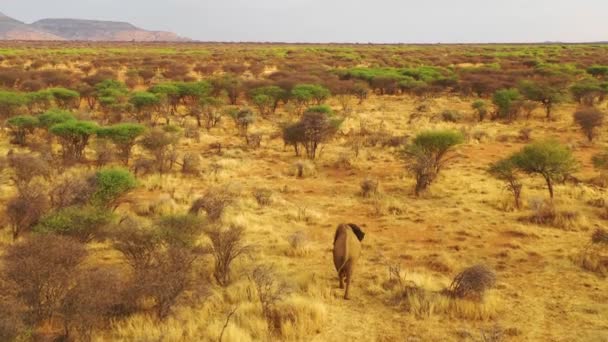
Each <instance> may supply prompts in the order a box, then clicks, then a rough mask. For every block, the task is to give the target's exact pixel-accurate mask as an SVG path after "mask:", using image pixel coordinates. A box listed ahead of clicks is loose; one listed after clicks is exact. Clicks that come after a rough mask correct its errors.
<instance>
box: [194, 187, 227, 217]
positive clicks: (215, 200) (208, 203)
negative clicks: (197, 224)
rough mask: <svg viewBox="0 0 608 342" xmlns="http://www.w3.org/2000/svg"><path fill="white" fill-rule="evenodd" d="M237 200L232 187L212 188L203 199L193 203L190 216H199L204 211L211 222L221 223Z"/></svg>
mask: <svg viewBox="0 0 608 342" xmlns="http://www.w3.org/2000/svg"><path fill="white" fill-rule="evenodd" d="M235 200H236V193H235V192H234V190H233V189H230V187H228V186H219V187H211V188H209V189H207V191H206V192H205V194H204V195H203V196H202V197H200V198H199V199H197V200H195V201H194V203H192V206H190V214H194V215H197V214H198V213H200V212H201V210H203V211H205V213H206V214H207V218H208V219H209V220H210V221H213V222H215V221H219V220H220V219H221V218H222V216H223V215H224V210H225V209H226V208H227V207H228V206H229V205H231V204H232V203H234V201H235Z"/></svg>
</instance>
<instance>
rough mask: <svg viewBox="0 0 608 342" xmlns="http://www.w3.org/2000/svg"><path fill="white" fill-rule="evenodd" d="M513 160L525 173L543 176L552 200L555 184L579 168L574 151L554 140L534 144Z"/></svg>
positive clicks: (516, 155)
mask: <svg viewBox="0 0 608 342" xmlns="http://www.w3.org/2000/svg"><path fill="white" fill-rule="evenodd" d="M512 158H513V159H512V160H513V162H514V163H515V165H516V166H517V167H518V168H519V169H520V170H522V171H523V172H526V173H529V174H539V175H541V176H543V178H544V179H545V182H546V183H547V188H548V190H549V195H550V196H551V199H553V184H554V182H560V181H564V180H565V179H566V178H567V176H569V175H570V174H572V173H573V172H574V171H576V170H577V167H578V165H577V162H576V160H575V159H574V156H573V155H572V151H570V150H569V149H568V148H566V147H565V146H562V145H560V144H559V143H558V142H557V141H554V140H547V141H540V142H536V143H532V144H530V145H528V146H526V147H524V148H523V149H522V150H521V151H519V152H517V153H515V154H514V155H513V156H512Z"/></svg>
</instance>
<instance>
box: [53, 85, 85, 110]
mask: <svg viewBox="0 0 608 342" xmlns="http://www.w3.org/2000/svg"><path fill="white" fill-rule="evenodd" d="M47 91H48V92H49V93H50V94H51V95H52V96H53V99H55V103H57V106H58V107H59V108H62V109H70V108H76V107H78V104H79V102H80V94H78V92H77V91H74V90H70V89H66V88H51V89H48V90H47Z"/></svg>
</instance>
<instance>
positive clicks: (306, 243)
mask: <svg viewBox="0 0 608 342" xmlns="http://www.w3.org/2000/svg"><path fill="white" fill-rule="evenodd" d="M287 242H289V246H290V247H291V249H290V250H289V252H288V255H290V256H304V255H307V254H309V253H310V238H309V237H308V234H306V232H305V231H303V230H299V231H297V232H295V233H293V234H291V235H289V236H288V237H287Z"/></svg>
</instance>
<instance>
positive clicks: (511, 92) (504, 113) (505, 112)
mask: <svg viewBox="0 0 608 342" xmlns="http://www.w3.org/2000/svg"><path fill="white" fill-rule="evenodd" d="M520 99H521V94H520V93H519V91H518V90H517V89H501V90H498V91H497V92H496V93H494V97H493V98H492V102H493V103H494V105H495V106H496V107H497V110H496V114H497V117H498V118H500V119H505V120H514V119H516V118H517V116H518V114H519V105H518V104H519V100H520Z"/></svg>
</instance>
